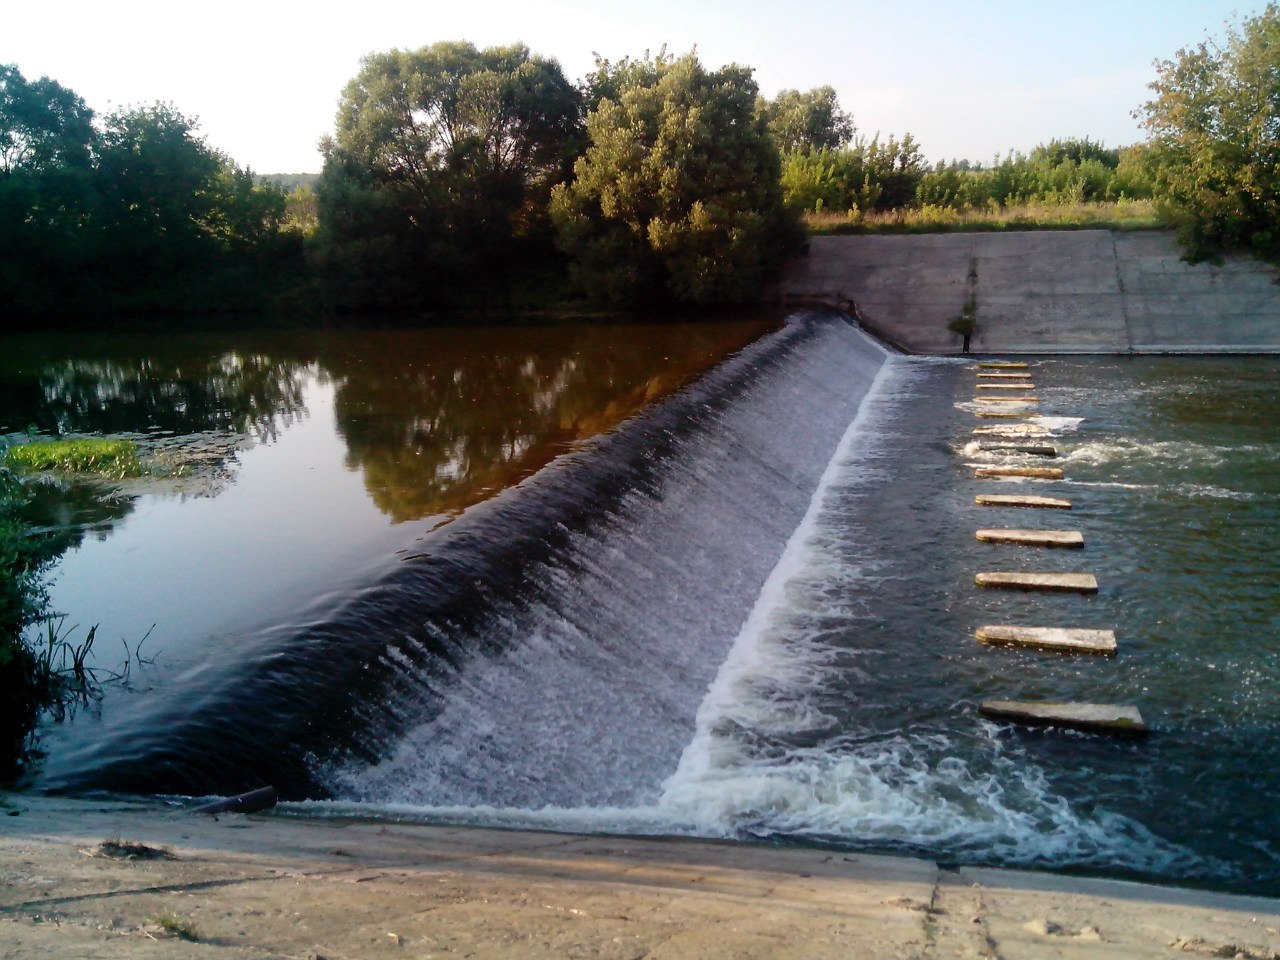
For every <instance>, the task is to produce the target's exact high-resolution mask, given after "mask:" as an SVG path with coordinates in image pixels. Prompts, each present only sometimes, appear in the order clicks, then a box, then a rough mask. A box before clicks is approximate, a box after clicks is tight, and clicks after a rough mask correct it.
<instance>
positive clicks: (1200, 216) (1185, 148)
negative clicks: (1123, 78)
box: [1136, 3, 1280, 259]
mask: <svg viewBox="0 0 1280 960" xmlns="http://www.w3.org/2000/svg"><path fill="white" fill-rule="evenodd" d="M1149 86H1150V89H1151V90H1152V91H1153V92H1154V94H1155V96H1154V98H1153V99H1151V100H1149V101H1147V102H1146V103H1145V104H1143V106H1142V107H1141V108H1140V109H1139V110H1138V111H1137V112H1136V115H1137V116H1138V117H1140V118H1141V119H1142V122H1143V126H1145V127H1146V129H1147V131H1148V132H1149V134H1150V143H1151V150H1152V160H1153V165H1154V168H1155V177H1156V181H1157V185H1158V188H1159V190H1160V192H1161V193H1162V194H1163V195H1164V196H1165V197H1167V198H1168V199H1169V200H1171V201H1172V202H1173V203H1174V204H1175V205H1176V206H1177V207H1178V208H1179V209H1180V210H1181V212H1182V213H1183V216H1184V223H1183V229H1182V235H1183V239H1184V240H1185V241H1186V242H1187V244H1188V247H1189V256H1190V257H1191V258H1192V259H1204V258H1206V257H1208V256H1211V255H1213V254H1214V253H1215V252H1217V251H1219V250H1221V249H1224V248H1229V247H1246V248H1251V249H1253V250H1254V251H1255V252H1256V253H1258V254H1259V255H1262V256H1266V257H1277V256H1280V6H1277V5H1276V4H1275V3H1270V4H1268V5H1267V7H1266V9H1265V10H1264V11H1263V12H1262V13H1260V14H1259V15H1258V16H1256V17H1252V18H1250V19H1247V20H1245V21H1244V22H1243V23H1242V24H1241V25H1240V26H1238V27H1236V26H1232V27H1228V29H1227V33H1226V40H1225V43H1222V44H1219V43H1217V42H1214V41H1206V42H1203V43H1200V44H1198V45H1197V46H1194V47H1187V48H1183V49H1182V50H1179V51H1178V53H1177V54H1176V56H1175V57H1174V59H1173V60H1163V61H1157V63H1156V79H1155V81H1154V82H1152V83H1151V84H1150V85H1149Z"/></svg>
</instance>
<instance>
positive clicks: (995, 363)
mask: <svg viewBox="0 0 1280 960" xmlns="http://www.w3.org/2000/svg"><path fill="white" fill-rule="evenodd" d="M1029 366H1030V364H1029V363H1024V362H1022V361H1021V360H983V361H982V362H981V363H979V364H978V369H980V370H1025V369H1027V367H1029Z"/></svg>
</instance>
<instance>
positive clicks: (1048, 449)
mask: <svg viewBox="0 0 1280 960" xmlns="http://www.w3.org/2000/svg"><path fill="white" fill-rule="evenodd" d="M978 449H979V450H985V451H988V452H993V453H1033V454H1035V455H1036V456H1038V457H1056V456H1057V455H1058V448H1057V447H1053V446H1049V445H1048V444H1043V443H980V444H978Z"/></svg>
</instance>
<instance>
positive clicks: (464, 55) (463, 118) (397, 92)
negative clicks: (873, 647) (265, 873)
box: [319, 42, 582, 299]
mask: <svg viewBox="0 0 1280 960" xmlns="http://www.w3.org/2000/svg"><path fill="white" fill-rule="evenodd" d="M581 113H582V109H581V95H580V93H579V92H578V90H577V88H575V87H574V86H573V84H571V83H570V82H569V81H568V80H566V79H565V77H564V74H563V72H562V71H561V69H560V66H559V64H558V63H556V61H554V60H550V59H546V58H543V57H539V56H536V55H534V54H532V53H530V51H529V49H528V47H525V46H523V45H522V44H515V45H512V46H506V47H490V48H488V49H485V50H478V49H476V47H475V46H473V45H472V44H470V43H461V42H457V43H453V42H451V43H437V44H434V45H433V46H429V47H423V48H421V49H418V50H391V51H389V52H386V53H376V54H372V55H370V56H368V57H365V59H364V60H363V61H362V63H361V69H360V72H359V73H358V74H357V75H356V77H355V78H354V79H352V81H351V82H350V83H349V84H348V85H347V87H346V90H345V91H344V92H343V95H342V100H341V103H340V106H339V109H338V118H337V130H336V136H335V137H334V138H333V139H332V140H329V141H326V142H325V143H324V145H323V149H324V154H325V172H324V175H323V178H322V180H321V183H320V191H319V216H320V224H321V242H320V248H321V256H322V260H324V261H325V262H326V263H327V264H328V265H330V266H335V265H336V266H338V267H339V268H340V272H342V273H344V274H345V278H346V285H347V289H348V292H350V291H351V289H353V285H358V284H359V283H360V282H361V277H362V276H363V277H364V278H365V279H370V278H375V279H376V280H377V282H376V283H375V286H377V287H378V288H379V289H381V290H383V291H384V292H385V291H386V290H388V289H389V286H388V285H390V287H399V288H400V289H399V294H404V293H407V292H408V291H409V288H410V286H412V285H414V284H416V285H417V286H418V287H419V289H420V290H423V289H424V288H425V287H426V286H427V285H428V284H424V283H423V281H424V280H427V281H430V280H431V279H434V280H435V281H436V282H438V283H439V282H448V279H447V278H448V277H450V276H453V277H454V282H456V277H457V274H458V272H459V271H467V270H472V271H476V270H479V271H481V272H483V271H485V270H486V269H491V268H493V267H496V265H498V264H504V263H505V262H507V261H508V260H509V258H510V256H511V253H512V243H513V240H516V241H518V240H520V239H523V238H529V237H534V238H536V237H538V236H539V235H540V236H542V237H544V238H545V237H546V236H547V233H548V230H549V228H548V226H547V224H546V203H547V198H548V196H549V194H550V189H551V187H552V185H554V184H555V183H557V182H559V181H560V180H562V179H563V178H564V177H565V176H567V175H568V172H569V169H570V165H571V164H572V161H573V158H574V156H576V154H577V151H578V149H579V147H580V137H581V127H582V122H581ZM384 254H390V255H391V256H390V259H388V257H387V256H384ZM411 275H412V276H411ZM428 298H429V293H428ZM356 299H360V298H359V297H357V298H356Z"/></svg>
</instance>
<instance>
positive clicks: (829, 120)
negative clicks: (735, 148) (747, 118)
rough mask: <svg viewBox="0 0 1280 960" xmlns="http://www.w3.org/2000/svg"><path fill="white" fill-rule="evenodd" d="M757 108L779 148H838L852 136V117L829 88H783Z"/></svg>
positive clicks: (802, 149)
mask: <svg viewBox="0 0 1280 960" xmlns="http://www.w3.org/2000/svg"><path fill="white" fill-rule="evenodd" d="M758 109H759V111H760V113H761V115H762V116H763V117H764V121H765V124H766V125H767V126H768V128H769V134H770V136H772V137H773V141H774V143H776V144H777V145H778V149H779V150H783V151H791V150H796V151H804V152H810V151H814V150H838V149H839V148H841V147H843V146H844V145H845V144H847V143H848V142H849V141H850V140H852V139H853V132H854V129H853V117H851V116H850V115H849V114H847V113H845V112H844V111H843V110H841V109H840V101H839V100H838V99H837V98H836V91H835V89H834V88H833V87H829V86H823V87H814V88H813V89H812V90H806V91H803V92H802V91H800V90H783V91H782V92H781V93H779V94H778V95H777V96H776V97H774V98H773V99H772V100H764V99H761V100H760V101H759V104H758Z"/></svg>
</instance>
